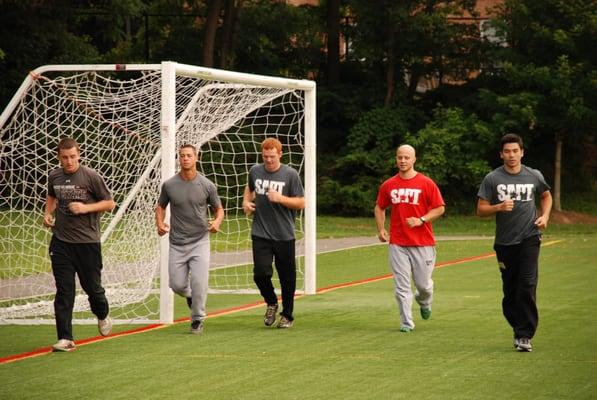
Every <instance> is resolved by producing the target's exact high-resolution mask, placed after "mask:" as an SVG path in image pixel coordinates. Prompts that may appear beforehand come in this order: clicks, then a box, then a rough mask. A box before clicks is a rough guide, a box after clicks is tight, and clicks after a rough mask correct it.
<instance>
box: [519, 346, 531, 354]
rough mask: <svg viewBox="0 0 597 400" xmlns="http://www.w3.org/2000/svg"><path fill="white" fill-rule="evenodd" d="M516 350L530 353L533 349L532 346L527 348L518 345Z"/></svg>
mask: <svg viewBox="0 0 597 400" xmlns="http://www.w3.org/2000/svg"><path fill="white" fill-rule="evenodd" d="M516 351H519V352H521V353H530V352H532V351H533V349H532V348H530V349H529V348H526V347H520V346H516Z"/></svg>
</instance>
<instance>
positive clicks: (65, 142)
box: [56, 137, 81, 153]
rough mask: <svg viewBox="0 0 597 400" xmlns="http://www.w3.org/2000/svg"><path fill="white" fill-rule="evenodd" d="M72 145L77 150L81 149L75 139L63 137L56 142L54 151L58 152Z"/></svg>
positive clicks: (70, 147)
mask: <svg viewBox="0 0 597 400" xmlns="http://www.w3.org/2000/svg"><path fill="white" fill-rule="evenodd" d="M73 147H74V148H76V149H77V151H78V152H80V151H81V149H80V148H79V143H77V141H76V140H75V139H73V138H70V137H63V138H62V139H60V141H59V142H58V146H57V147H56V151H57V152H58V153H60V150H67V149H72V148H73Z"/></svg>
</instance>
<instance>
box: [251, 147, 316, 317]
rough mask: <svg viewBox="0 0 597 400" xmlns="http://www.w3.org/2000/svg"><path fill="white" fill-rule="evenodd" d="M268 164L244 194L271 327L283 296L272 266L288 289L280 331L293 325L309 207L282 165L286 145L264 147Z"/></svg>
mask: <svg viewBox="0 0 597 400" xmlns="http://www.w3.org/2000/svg"><path fill="white" fill-rule="evenodd" d="M261 156H262V158H263V164H259V165H255V166H253V167H252V168H251V170H250V171H249V181H248V184H247V187H246V188H245V192H244V195H243V210H244V212H245V214H247V215H251V214H254V216H253V225H252V228H251V237H252V241H253V263H254V268H253V280H254V281H255V284H256V285H257V287H258V288H259V291H260V293H261V295H262V296H263V298H264V300H265V302H266V303H267V308H266V312H265V316H264V319H263V321H264V323H265V325H266V326H272V325H273V324H274V322H275V321H276V312H277V310H278V298H277V297H276V293H275V291H274V286H273V284H272V275H273V269H272V262H273V260H274V258H275V265H276V270H277V271H278V277H279V278H280V286H281V287H282V308H283V310H282V312H281V313H280V316H281V317H280V321H279V322H278V324H277V327H278V328H290V327H291V326H292V324H293V321H294V317H293V309H294V293H295V290H296V262H295V247H294V242H295V235H294V219H295V215H296V211H297V210H302V209H303V208H305V197H304V190H303V185H302V183H301V179H300V177H299V175H298V173H297V171H296V170H294V169H293V168H291V167H289V166H288V165H284V164H282V163H281V161H280V160H281V157H282V144H281V143H280V141H279V140H277V139H273V138H269V139H265V140H264V141H263V143H262V144H261Z"/></svg>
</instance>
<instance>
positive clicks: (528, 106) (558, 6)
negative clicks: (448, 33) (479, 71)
mask: <svg viewBox="0 0 597 400" xmlns="http://www.w3.org/2000/svg"><path fill="white" fill-rule="evenodd" d="M497 15H498V16H497V18H496V19H495V21H494V22H493V23H494V25H495V27H496V28H497V30H498V32H499V33H500V34H501V35H502V37H503V38H504V39H505V41H506V42H507V43H508V46H505V47H504V46H497V47H496V48H495V49H494V53H493V54H492V59H493V60H494V63H495V64H494V65H496V66H497V67H498V68H496V69H494V70H493V71H492V73H493V74H494V75H493V80H494V82H493V88H492V89H491V90H490V91H487V92H485V93H484V94H483V95H482V99H484V100H485V101H484V104H485V105H486V106H487V111H488V114H492V113H494V112H495V115H494V116H493V117H492V121H493V122H494V123H495V124H496V126H499V125H501V128H502V129H501V130H502V132H504V131H507V130H511V129H514V130H516V131H518V132H519V133H521V134H522V135H523V136H526V138H527V142H529V141H531V142H532V143H533V145H535V144H536V145H538V146H541V145H542V144H543V143H545V142H548V143H550V144H552V145H551V147H550V148H551V151H553V154H554V156H553V162H552V164H553V179H554V187H553V189H554V208H555V209H556V210H560V209H561V200H560V199H561V176H562V165H563V159H562V154H563V149H564V148H565V147H566V146H568V147H570V150H571V152H572V153H571V152H568V154H569V155H570V156H571V157H574V154H573V153H574V152H577V153H578V151H579V149H580V148H581V147H584V146H586V145H589V144H591V143H593V141H594V131H595V129H594V127H595V123H596V122H597V96H596V94H595V93H596V92H597V79H596V78H597V72H596V71H595V66H596V61H597V54H596V53H595V51H594V39H595V37H597V3H596V2H595V1H593V0H578V1H566V0H535V1H523V0H506V1H505V2H504V4H503V5H502V6H500V7H499V8H498V9H497ZM488 100H489V101H488ZM575 176H576V177H577V179H578V178H580V177H578V175H576V174H575ZM585 181H586V179H585Z"/></svg>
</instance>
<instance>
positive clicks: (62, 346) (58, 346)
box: [52, 339, 77, 351]
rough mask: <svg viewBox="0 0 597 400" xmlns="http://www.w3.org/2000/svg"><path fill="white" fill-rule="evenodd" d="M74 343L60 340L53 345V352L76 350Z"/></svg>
mask: <svg viewBox="0 0 597 400" xmlns="http://www.w3.org/2000/svg"><path fill="white" fill-rule="evenodd" d="M76 348H77V346H75V342H73V341H72V340H68V339H60V340H59V341H58V342H56V343H55V344H54V345H52V350H53V351H73V350H76Z"/></svg>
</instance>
